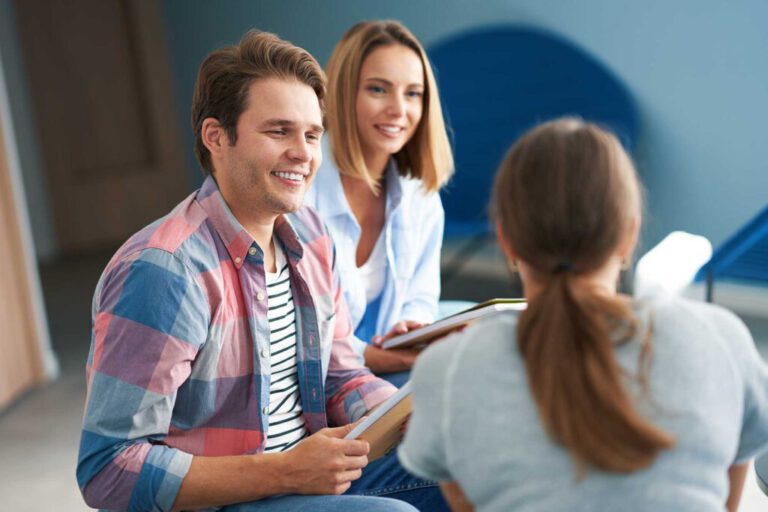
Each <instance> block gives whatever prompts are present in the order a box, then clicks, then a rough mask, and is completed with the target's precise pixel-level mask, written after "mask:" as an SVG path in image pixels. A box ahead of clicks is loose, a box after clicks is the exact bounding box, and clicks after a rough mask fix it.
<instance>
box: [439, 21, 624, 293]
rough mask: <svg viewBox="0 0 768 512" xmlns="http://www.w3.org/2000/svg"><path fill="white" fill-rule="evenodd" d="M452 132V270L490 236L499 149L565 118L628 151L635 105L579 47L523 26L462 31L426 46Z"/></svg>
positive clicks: (448, 194)
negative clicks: (596, 128)
mask: <svg viewBox="0 0 768 512" xmlns="http://www.w3.org/2000/svg"><path fill="white" fill-rule="evenodd" d="M428 53H429V56H430V60H431V61H432V64H433V67H434V69H435V72H436V75H437V81H438V83H439V88H440V95H441V99H442V102H443V109H444V114H445V117H446V119H447V121H448V125H449V127H450V129H451V131H452V139H453V146H454V156H455V161H456V174H455V175H454V177H453V178H452V180H451V182H450V183H449V184H448V185H447V186H446V187H445V188H444V189H443V191H442V192H441V196H442V200H443V205H444V207H445V216H446V219H445V220H446V224H445V235H446V237H447V238H457V237H458V238H465V239H467V243H466V247H464V250H462V251H459V255H458V256H457V257H455V258H454V261H452V262H451V263H448V264H447V265H446V266H445V268H444V271H443V275H444V279H448V278H450V275H452V274H453V273H456V272H458V269H459V268H460V266H461V265H463V263H464V262H465V261H466V260H467V259H468V258H469V256H470V255H471V253H473V252H474V251H475V250H477V248H478V247H480V246H482V242H483V239H485V238H486V237H488V235H490V233H491V226H490V223H489V221H488V216H487V206H488V201H489V197H490V191H491V186H492V184H493V176H494V174H495V172H496V168H497V167H498V165H499V162H500V161H501V159H502V157H503V156H504V153H505V151H506V150H507V148H509V146H510V145H511V144H512V143H513V142H514V141H515V140H516V139H517V138H518V137H519V136H520V135H521V134H522V133H523V132H525V131H526V130H528V129H529V128H531V127H532V126H534V125H535V124H537V123H539V122H542V121H546V120H550V119H553V118H556V117H560V116H564V115H574V116H580V117H581V118H583V119H585V120H587V121H593V122H596V123H599V124H601V125H603V126H605V127H607V128H609V129H611V130H612V131H613V132H614V133H616V134H617V135H618V137H619V138H620V140H621V141H622V142H623V144H624V145H625V147H627V148H628V149H629V150H630V151H631V149H632V147H633V144H634V141H635V138H636V132H637V113H636V108H635V104H634V102H633V100H632V98H631V96H630V94H629V92H628V91H627V89H626V88H625V87H624V85H623V84H622V83H621V81H620V80H619V79H618V78H617V77H616V76H615V75H614V74H613V73H612V72H611V71H610V70H609V69H607V68H606V67H605V66H604V65H602V64H601V63H600V62H598V61H597V60H596V59H595V58H594V57H593V56H591V55H590V54H589V53H587V52H586V51H584V50H582V49H581V48H579V47H577V46H575V45H574V44H573V43H571V42H569V41H567V40H566V39H564V38H562V37H560V36H557V35H555V34H552V33H549V32H546V31H544V30H540V29H536V28H531V27H526V26H515V25H506V26H495V27H487V28H481V29H477V30H473V31H471V32H466V33H462V34H459V35H456V36H453V37H450V38H449V39H446V40H444V41H442V42H439V43H437V44H435V45H433V46H432V47H430V49H429V52H428Z"/></svg>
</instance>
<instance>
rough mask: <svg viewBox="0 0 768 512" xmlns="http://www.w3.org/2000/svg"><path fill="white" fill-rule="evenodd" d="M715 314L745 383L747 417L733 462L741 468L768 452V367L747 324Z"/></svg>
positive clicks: (726, 313) (725, 314) (730, 315)
mask: <svg viewBox="0 0 768 512" xmlns="http://www.w3.org/2000/svg"><path fill="white" fill-rule="evenodd" d="M713 310H714V311H715V312H716V313H715V315H713V316H714V320H716V322H715V324H716V328H717V330H718V331H719V333H720V335H721V336H722V337H723V339H724V340H726V342H727V343H728V344H729V346H730V349H731V352H732V354H733V357H734V360H735V362H736V365H737V368H738V371H739V373H740V375H741V378H742V382H743V389H744V408H743V410H744V414H743V417H742V418H741V421H742V426H741V439H740V441H739V447H738V451H737V453H736V457H735V460H734V464H740V463H743V462H746V461H748V460H749V459H751V458H753V457H755V456H756V455H758V454H759V453H760V452H762V451H764V450H765V449H767V448H768V367H766V364H765V362H764V361H763V359H762V357H761V356H760V354H759V353H758V351H757V348H756V347H755V342H754V340H753V339H752V335H751V334H750V332H749V330H748V329H747V327H746V325H744V322H742V321H741V319H739V318H738V317H737V316H736V315H734V314H733V313H731V312H730V311H727V310H725V309H722V308H713Z"/></svg>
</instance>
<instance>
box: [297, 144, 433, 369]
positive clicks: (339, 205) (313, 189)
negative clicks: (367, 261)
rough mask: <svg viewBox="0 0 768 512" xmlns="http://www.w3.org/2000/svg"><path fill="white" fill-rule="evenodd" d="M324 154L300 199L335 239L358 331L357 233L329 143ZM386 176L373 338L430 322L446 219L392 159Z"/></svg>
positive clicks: (362, 305)
mask: <svg viewBox="0 0 768 512" xmlns="http://www.w3.org/2000/svg"><path fill="white" fill-rule="evenodd" d="M323 153H324V154H325V155H326V158H324V159H323V164H322V165H321V166H320V168H319V169H318V170H317V175H316V176H315V179H314V181H313V182H312V185H311V186H310V188H309V190H308V191H307V194H306V196H305V197H304V204H305V205H307V206H310V207H313V208H315V209H316V210H317V211H318V212H319V213H320V215H321V216H322V217H323V220H324V221H325V223H326V225H327V227H328V231H329V232H330V234H331V238H333V242H334V245H335V248H336V265H337V269H338V272H339V276H340V279H341V288H342V291H343V293H344V299H345V301H346V303H347V306H348V308H349V316H350V319H351V320H352V326H353V328H354V329H356V330H357V329H358V328H359V327H361V325H360V324H361V322H362V320H363V317H364V316H365V311H366V308H367V306H368V303H369V302H370V301H369V300H366V292H365V290H363V288H362V286H361V284H360V283H359V282H358V280H357V279H356V278H355V277H356V276H355V273H354V270H355V269H356V268H357V265H356V261H355V253H356V250H357V244H358V242H359V240H360V234H361V229H360V225H359V224H358V223H357V220H356V219H355V216H354V215H353V214H352V209H351V208H350V206H349V203H347V201H346V197H345V195H344V188H343V187H342V184H341V178H340V177H339V171H338V169H337V168H336V166H335V165H334V163H333V157H332V155H331V153H330V149H329V147H328V144H327V143H324V146H323ZM384 172H385V175H386V190H384V191H383V192H384V193H385V194H386V195H385V199H386V206H385V220H384V229H383V233H384V240H383V242H384V252H385V255H386V256H385V258H386V262H387V266H386V273H385V274H384V288H383V289H382V291H381V303H380V307H379V312H378V315H377V316H376V318H371V319H370V320H371V321H372V322H374V323H375V325H373V326H372V328H371V329H370V330H371V331H372V332H374V333H375V334H386V333H387V332H389V330H390V329H391V328H392V326H393V325H394V324H395V323H396V322H399V321H400V320H415V321H418V322H422V323H430V322H432V321H434V319H435V317H436V315H437V303H438V299H439V297H440V248H441V245H442V240H443V224H444V217H445V215H444V212H443V205H442V203H441V202H440V195H439V194H437V193H429V192H426V191H425V190H424V187H423V185H422V183H421V181H419V180H416V179H410V178H404V177H402V176H400V175H399V174H398V172H397V168H396V165H395V162H394V159H390V161H389V163H388V164H387V168H386V170H385V171H384ZM365 327H368V326H365ZM366 330H367V329H366ZM366 341H368V340H366ZM366 346H367V344H366V343H365V342H363V341H361V340H357V341H356V343H355V348H356V350H357V351H358V353H359V354H361V355H362V353H363V351H364V350H365V347H366Z"/></svg>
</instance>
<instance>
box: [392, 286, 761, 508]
mask: <svg viewBox="0 0 768 512" xmlns="http://www.w3.org/2000/svg"><path fill="white" fill-rule="evenodd" d="M636 311H637V312H638V316H639V317H640V319H641V327H642V328H641V329H640V332H643V331H644V328H645V327H646V326H647V325H648V318H649V317H651V316H652V317H653V361H652V363H651V367H650V371H649V381H650V382H649V383H650V394H649V396H650V398H647V399H641V398H637V400H638V402H637V403H638V407H639V409H640V410H641V411H642V412H643V414H644V415H645V416H646V417H647V418H648V419H650V420H651V421H652V422H653V423H654V424H655V425H658V426H659V427H660V428H662V429H664V430H665V431H666V432H669V433H671V434H673V435H674V436H675V437H676V440H677V443H676V446H675V447H674V448H673V449H671V450H668V451H665V452H662V454H661V455H660V456H659V457H658V458H657V459H656V461H655V462H654V464H653V465H652V466H651V467H650V468H648V469H645V470H642V471H638V472H635V473H631V474H629V475H621V474H612V473H606V472H602V471H597V470H589V472H588V473H587V475H586V477H585V478H584V479H582V480H580V481H576V479H575V469H574V466H573V464H572V463H571V460H570V458H569V457H568V454H567V452H566V451H565V450H564V449H563V448H562V447H560V446H559V445H556V444H554V443H553V442H551V441H550V440H549V438H548V437H547V435H546V434H545V432H544V431H543V429H542V426H541V423H540V421H539V418H538V414H537V411H536V406H535V404H534V402H533V401H532V399H531V396H530V393H529V389H528V382H527V378H526V374H525V368H524V365H523V361H522V359H521V358H520V355H519V353H518V350H517V344H516V340H515V332H516V316H515V313H503V314H499V315H497V316H495V317H493V318H490V319H487V320H485V321H483V322H478V323H477V324H475V325H473V326H472V327H470V328H469V329H467V330H466V331H464V332H463V333H459V334H456V335H453V336H451V337H449V338H447V339H445V340H444V341H441V342H438V343H436V344H434V345H433V346H431V347H429V348H428V349H427V350H426V351H425V353H424V354H423V355H422V356H420V357H419V359H418V361H417V363H416V366H415V368H414V370H413V388H414V413H413V416H412V418H411V420H410V423H409V427H408V431H407V434H406V438H405V440H404V442H403V444H402V445H401V447H400V449H399V452H398V453H399V457H400V460H401V461H402V463H403V465H404V466H405V467H406V468H408V469H409V470H410V471H412V472H413V473H415V474H417V475H420V476H422V477H427V478H432V479H435V480H438V481H451V480H453V481H457V482H458V483H459V484H460V485H461V487H462V489H463V490H464V492H465V494H466V495H467V497H468V498H469V499H470V500H471V501H472V502H473V503H474V504H475V506H476V507H477V508H478V510H499V511H502V510H503V511H508V510H515V511H553V510H569V511H588V510H621V511H622V512H631V511H635V510H637V511H647V510H654V511H670V512H671V511H676V512H686V511H691V512H694V511H695V512H705V511H714V510H717V511H722V510H724V503H725V500H726V498H727V495H728V491H729V483H728V476H727V469H728V467H729V466H731V465H732V464H734V463H737V462H743V461H745V460H747V459H749V458H750V457H753V456H754V455H756V453H758V452H759V451H760V450H761V449H762V448H763V447H764V446H766V445H768V370H767V369H766V366H765V364H764V363H763V361H762V360H761V359H760V356H759V355H758V353H757V351H756V350H755V347H754V342H753V341H752V337H751V335H750V334H749V331H748V330H747V329H746V327H745V326H744V324H743V323H742V322H741V321H740V320H739V319H738V318H737V317H736V316H735V315H733V314H732V313H730V312H728V311H726V310H724V309H722V308H720V307H718V306H714V305H710V304H704V303H695V302H692V301H688V300H683V299H679V298H672V297H664V298H656V299H653V300H647V301H644V302H643V303H638V304H636ZM638 339H640V338H639V336H638ZM639 346H640V343H639V341H637V340H633V341H632V342H630V343H628V344H626V345H622V346H620V347H619V348H618V349H617V356H618V358H619V361H620V363H621V365H622V366H623V367H624V368H625V369H626V370H628V374H629V375H635V374H636V370H637V360H638V355H639ZM628 386H629V388H630V389H631V390H632V392H633V396H638V397H639V396H640V394H639V393H638V392H637V391H638V389H637V386H636V384H635V383H634V382H630V383H629V384H628Z"/></svg>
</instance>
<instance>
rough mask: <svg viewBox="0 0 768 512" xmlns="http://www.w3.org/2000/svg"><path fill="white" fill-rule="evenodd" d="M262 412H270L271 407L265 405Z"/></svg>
mask: <svg viewBox="0 0 768 512" xmlns="http://www.w3.org/2000/svg"><path fill="white" fill-rule="evenodd" d="M261 412H263V413H264V414H265V415H267V414H269V407H267V406H266V405H265V406H264V408H263V409H262V410H261Z"/></svg>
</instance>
